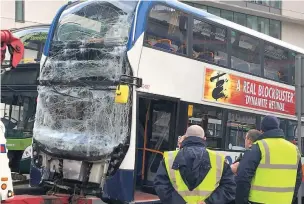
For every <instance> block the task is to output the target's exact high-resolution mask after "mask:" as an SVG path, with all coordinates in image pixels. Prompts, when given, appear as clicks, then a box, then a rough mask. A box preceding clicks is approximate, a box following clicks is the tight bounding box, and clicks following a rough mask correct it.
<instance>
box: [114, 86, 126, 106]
mask: <svg viewBox="0 0 304 204" xmlns="http://www.w3.org/2000/svg"><path fill="white" fill-rule="evenodd" d="M128 98H129V86H128V85H118V86H117V88H116V93H115V103H122V104H125V103H127V102H128Z"/></svg>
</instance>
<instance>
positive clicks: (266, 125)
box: [261, 115, 280, 132]
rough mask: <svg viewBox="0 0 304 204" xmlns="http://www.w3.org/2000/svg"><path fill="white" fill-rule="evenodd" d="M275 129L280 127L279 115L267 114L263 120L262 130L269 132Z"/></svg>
mask: <svg viewBox="0 0 304 204" xmlns="http://www.w3.org/2000/svg"><path fill="white" fill-rule="evenodd" d="M273 129H280V121H279V119H278V118H277V117H275V116H271V115H267V116H265V117H264V118H263V120H262V122H261V131H262V132H267V131H269V130H273Z"/></svg>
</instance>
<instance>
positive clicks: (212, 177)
mask: <svg viewBox="0 0 304 204" xmlns="http://www.w3.org/2000/svg"><path fill="white" fill-rule="evenodd" d="M207 151H208V153H209V157H210V162H211V169H210V171H209V172H208V174H207V175H206V177H205V179H204V180H203V181H202V183H201V184H200V185H199V186H197V187H196V188H195V189H193V190H192V191H190V190H189V189H188V187H187V185H186V184H185V183H184V181H183V179H182V177H181V175H180V172H179V170H174V169H172V168H171V167H172V164H173V161H174V159H175V157H176V155H177V153H178V151H170V152H164V161H165V166H166V169H167V173H168V176H169V178H170V181H171V184H172V186H173V187H174V189H175V190H176V191H177V192H178V193H179V195H180V196H182V197H183V199H184V200H185V201H186V202H187V203H189V204H197V203H198V202H199V201H204V200H205V199H206V198H208V197H209V196H210V194H211V193H212V192H213V191H214V190H215V189H216V188H217V187H218V185H219V183H220V180H221V178H222V174H223V169H224V163H225V156H224V155H222V154H220V153H217V152H215V151H211V150H208V149H207Z"/></svg>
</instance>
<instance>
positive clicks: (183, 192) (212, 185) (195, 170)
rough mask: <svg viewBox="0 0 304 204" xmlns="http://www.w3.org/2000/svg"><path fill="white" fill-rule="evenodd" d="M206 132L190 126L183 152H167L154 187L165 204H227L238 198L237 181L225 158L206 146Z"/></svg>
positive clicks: (182, 146)
mask: <svg viewBox="0 0 304 204" xmlns="http://www.w3.org/2000/svg"><path fill="white" fill-rule="evenodd" d="M205 140H206V138H205V133H204V130H203V128H201V127H200V126H198V125H192V126H190V127H189V128H188V129H187V131H186V134H185V136H184V137H183V141H182V143H181V145H180V150H179V151H171V152H165V153H164V161H162V163H161V164H160V166H159V168H158V171H157V174H156V177H155V179H154V186H155V191H156V193H157V195H158V196H159V198H160V200H161V202H162V203H164V204H185V203H189V204H225V203H229V202H231V201H233V200H234V198H235V181H234V175H233V173H232V171H231V168H230V166H229V165H228V164H227V163H226V162H225V157H224V156H223V155H221V154H219V153H216V152H215V151H211V150H208V149H206V143H205Z"/></svg>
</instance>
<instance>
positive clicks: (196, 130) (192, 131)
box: [185, 125, 206, 139]
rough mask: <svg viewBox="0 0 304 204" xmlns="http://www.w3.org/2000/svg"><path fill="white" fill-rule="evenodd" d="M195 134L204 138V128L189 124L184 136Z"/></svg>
mask: <svg viewBox="0 0 304 204" xmlns="http://www.w3.org/2000/svg"><path fill="white" fill-rule="evenodd" d="M189 136H195V137H201V138H203V139H206V137H205V131H204V129H203V128H202V127H201V126H199V125H191V126H189V127H188V128H187V131H186V134H185V137H189Z"/></svg>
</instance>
